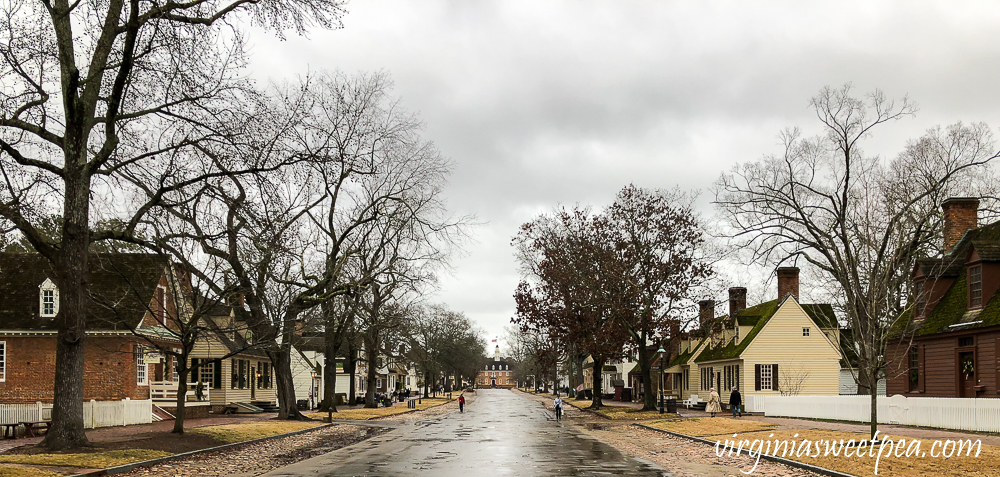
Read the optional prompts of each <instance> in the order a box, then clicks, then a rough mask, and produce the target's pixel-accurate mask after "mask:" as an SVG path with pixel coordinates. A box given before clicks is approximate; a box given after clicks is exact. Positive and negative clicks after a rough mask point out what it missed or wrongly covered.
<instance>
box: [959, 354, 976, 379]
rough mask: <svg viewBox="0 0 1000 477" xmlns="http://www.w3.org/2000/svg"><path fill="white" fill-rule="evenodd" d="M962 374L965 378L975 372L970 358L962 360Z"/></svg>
mask: <svg viewBox="0 0 1000 477" xmlns="http://www.w3.org/2000/svg"><path fill="white" fill-rule="evenodd" d="M962 374H964V375H965V377H966V378H968V377H971V376H972V375H973V374H976V367H975V365H974V364H973V363H972V360H971V359H968V358H966V359H965V360H963V361H962Z"/></svg>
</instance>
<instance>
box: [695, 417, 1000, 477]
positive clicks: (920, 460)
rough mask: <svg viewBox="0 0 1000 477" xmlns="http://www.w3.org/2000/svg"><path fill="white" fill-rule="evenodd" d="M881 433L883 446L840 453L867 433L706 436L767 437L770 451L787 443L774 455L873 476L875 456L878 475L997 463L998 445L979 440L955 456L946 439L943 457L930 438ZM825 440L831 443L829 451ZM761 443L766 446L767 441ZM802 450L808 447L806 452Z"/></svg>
mask: <svg viewBox="0 0 1000 477" xmlns="http://www.w3.org/2000/svg"><path fill="white" fill-rule="evenodd" d="M880 437H882V438H884V439H888V440H889V441H891V443H889V442H887V443H886V444H885V447H881V446H880V445H876V446H875V448H874V449H871V448H869V447H867V446H866V447H862V448H861V449H863V451H862V452H861V455H858V454H857V448H854V449H851V450H850V451H848V452H849V454H850V455H849V456H845V452H844V449H843V447H841V446H842V445H843V444H848V443H849V441H851V440H854V442H855V443H857V442H859V441H866V442H867V441H868V439H869V435H868V434H867V433H857V432H846V431H829V430H821V429H799V430H782V431H763V432H752V433H747V434H739V435H738V436H737V437H736V438H735V439H734V438H733V437H732V434H731V433H730V434H728V435H720V436H717V437H714V438H710V440H717V441H721V442H722V443H723V445H724V444H725V440H726V439H729V440H731V441H734V440H739V441H743V440H749V441H750V443H751V444H752V443H753V441H754V440H758V442H762V443H763V442H769V443H770V444H771V449H772V450H771V452H770V453H771V454H774V453H775V451H774V448H775V446H776V444H775V443H776V441H777V442H787V444H786V445H783V446H781V450H779V451H778V452H777V454H778V456H779V457H785V458H786V459H791V460H795V461H798V462H804V463H807V464H812V465H816V466H819V467H824V468H827V469H831V470H836V471H840V472H845V473H848V474H854V475H874V474H873V473H874V472H875V470H876V468H875V464H876V461H877V463H878V469H877V470H878V474H877V475H879V476H907V477H909V476H925V477H931V476H939V475H952V476H970V477H971V476H981V475H996V474H994V473H993V472H994V471H996V469H997V468H1000V448H998V447H995V446H988V445H983V446H982V451H981V453H980V454H979V456H978V457H976V456H975V454H976V449H977V448H978V447H976V446H973V447H972V455H967V449H968V446H965V448H964V449H963V450H962V452H961V456H959V454H958V452H957V451H956V447H952V445H950V444H949V445H948V450H950V451H951V452H953V455H952V457H950V458H945V457H943V456H939V457H933V456H932V447H933V446H934V439H913V438H909V437H900V436H891V435H890V436H880ZM969 437H973V436H969ZM900 439H903V444H902V445H901V446H899V455H900V457H896V451H897V449H896V448H895V447H896V446H897V445H899V444H898V443H899V442H900ZM971 441H972V442H973V443H975V442H976V439H974V438H973V439H971ZM793 442H794V444H793ZM940 442H941V444H939V445H938V447H937V451H938V452H940V451H941V450H942V446H944V443H945V442H946V441H944V440H941V441H940ZM817 443H818V444H819V450H817V448H816V445H817ZM827 444H830V446H829V448H830V451H829V453H828V445H827ZM758 445H759V444H758ZM764 445H765V451H766V450H767V444H764ZM792 446H794V450H791V449H790V448H791V447H792ZM744 448H746V446H744ZM786 448H789V449H790V450H789V451H788V452H787V453H786V452H785V449H786ZM806 449H809V450H808V451H807V450H806ZM834 450H838V451H837V455H834V454H833V451H834ZM907 452H909V453H910V456H909V457H907V456H906V454H907ZM880 453H881V454H882V456H881V457H879V454H880ZM810 456H816V457H810Z"/></svg>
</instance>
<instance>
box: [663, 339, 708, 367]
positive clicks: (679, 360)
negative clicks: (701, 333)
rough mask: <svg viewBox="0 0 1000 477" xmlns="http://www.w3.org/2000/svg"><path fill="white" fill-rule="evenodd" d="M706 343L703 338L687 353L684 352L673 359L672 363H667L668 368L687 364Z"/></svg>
mask: <svg viewBox="0 0 1000 477" xmlns="http://www.w3.org/2000/svg"><path fill="white" fill-rule="evenodd" d="M704 342H705V338H702V339H700V340H698V342H697V344H694V345H693V346H691V348H690V349H688V350H687V351H685V352H683V353H681V354H679V355H677V356H674V359H671V360H670V362H669V363H667V367H668V368H671V367H674V366H677V365H678V364H685V363H687V362H688V361H689V360H690V359H691V357H692V356H694V354H695V353H696V352H697V351H698V348H701V345H702V344H703V343H704Z"/></svg>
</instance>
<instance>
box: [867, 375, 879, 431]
mask: <svg viewBox="0 0 1000 477" xmlns="http://www.w3.org/2000/svg"><path fill="white" fill-rule="evenodd" d="M865 374H867V375H868V378H869V381H868V382H869V383H877V382H878V370H877V369H876V370H874V371H870V372H866V373H865ZM876 389H878V388H876V387H875V386H872V393H871V407H872V408H871V411H872V412H871V423H870V424H871V438H872V439H875V433H876V432H877V431H878V392H877V391H876Z"/></svg>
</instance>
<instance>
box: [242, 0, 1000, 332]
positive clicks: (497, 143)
mask: <svg viewBox="0 0 1000 477" xmlns="http://www.w3.org/2000/svg"><path fill="white" fill-rule="evenodd" d="M347 10H348V12H349V13H348V15H347V16H346V17H345V18H344V28H343V29H340V30H336V31H317V30H313V31H312V32H310V34H309V36H308V38H301V37H293V36H290V37H289V38H288V39H287V40H286V41H279V40H278V39H276V38H275V37H274V36H273V35H269V34H266V33H264V34H257V33H255V34H253V35H251V37H250V43H251V45H252V56H253V61H254V63H253V71H254V75H255V76H256V77H258V78H260V79H266V78H272V79H276V80H280V79H283V78H292V77H294V76H297V75H302V74H305V73H307V72H309V71H313V72H315V71H319V70H338V69H339V70H341V71H343V72H345V73H352V72H357V71H374V70H384V71H386V72H387V73H389V74H390V75H391V76H392V78H393V79H394V81H395V93H396V95H397V96H398V97H400V98H401V99H402V102H403V104H404V106H405V107H406V108H408V109H409V110H412V111H415V112H417V113H419V115H420V117H421V118H422V119H423V121H424V122H425V123H426V127H425V130H424V135H425V137H426V138H427V139H429V140H432V141H434V142H435V143H436V145H437V146H438V148H439V149H440V150H441V151H442V153H443V154H444V155H445V156H446V157H448V158H449V159H450V160H451V161H453V163H454V173H453V175H452V177H451V183H450V185H449V187H448V201H449V204H450V207H451V209H452V210H453V211H454V212H455V213H456V214H474V215H475V216H476V217H477V218H478V220H479V221H480V222H483V223H484V225H481V226H479V227H476V228H475V229H474V230H473V236H474V238H475V242H473V243H469V244H467V245H466V247H465V255H464V256H463V257H459V258H456V259H455V260H454V262H453V272H452V273H451V274H449V275H446V276H443V277H442V279H441V289H440V291H439V292H437V294H436V297H432V298H431V300H433V301H438V302H443V303H445V304H447V305H448V306H449V307H450V308H452V309H454V310H457V311H462V312H465V313H466V314H467V315H468V316H469V317H471V318H472V319H473V320H474V321H475V322H477V323H478V324H479V325H480V326H481V327H482V328H483V329H484V330H485V331H486V332H487V333H488V335H489V338H488V339H489V340H492V339H493V338H494V337H496V336H501V337H502V332H503V328H504V326H506V325H507V324H508V323H509V322H510V318H511V316H513V314H514V301H513V299H512V294H513V291H514V287H515V286H516V284H517V281H518V274H517V267H516V264H515V262H514V259H513V256H512V253H511V252H512V249H511V247H510V240H511V238H512V237H513V235H514V234H516V232H517V228H518V226H519V225H520V224H522V223H524V222H526V221H528V220H531V219H532V218H533V217H534V216H536V215H537V214H539V213H541V212H546V211H549V210H551V209H552V208H553V207H554V206H556V205H559V204H564V205H573V204H576V203H580V204H589V205H594V206H597V207H601V206H604V205H607V204H608V203H609V202H611V200H612V199H613V197H614V194H615V193H616V192H617V191H618V190H619V189H620V188H621V187H622V186H624V185H626V184H628V183H630V182H631V183H635V184H636V185H639V186H642V187H651V188H671V187H674V186H677V185H679V186H680V187H682V188H684V189H692V190H702V191H704V192H703V193H702V197H701V198H702V200H701V206H702V212H703V213H704V214H705V215H706V216H710V215H711V213H712V208H711V205H710V201H711V196H710V194H709V193H708V191H707V188H708V187H709V186H710V185H711V184H712V182H713V181H714V180H715V179H716V178H718V176H719V174H720V173H722V172H724V171H728V170H729V169H731V168H732V167H733V165H734V164H736V163H737V162H747V161H754V160H757V159H759V158H760V157H761V156H762V155H764V154H768V153H775V152H778V150H779V149H778V144H777V140H776V136H777V134H778V133H779V132H780V131H781V130H782V129H783V128H786V127H792V126H799V127H801V128H802V129H803V130H804V132H805V133H807V134H809V135H812V134H817V133H818V132H819V128H818V123H817V121H816V119H815V116H814V115H813V114H812V112H811V110H810V109H809V108H808V101H809V98H810V97H812V96H814V95H815V94H816V93H817V92H818V91H819V90H820V88H822V87H823V86H825V85H830V86H841V85H843V84H844V83H846V82H852V83H853V84H854V86H855V91H856V92H858V93H859V94H861V93H864V92H867V91H871V90H872V89H873V88H880V89H882V90H883V91H884V92H885V93H886V94H887V95H889V96H891V97H900V96H903V95H908V96H909V97H910V99H911V100H913V101H915V102H916V103H917V104H918V105H919V106H920V111H919V113H918V114H917V116H916V118H912V119H905V120H902V121H899V122H896V123H892V124H890V125H887V126H885V127H883V128H882V130H880V131H878V133H877V136H876V137H874V138H873V139H872V140H871V141H870V143H869V144H868V145H867V147H866V150H867V151H868V152H877V153H879V154H881V155H883V157H892V156H895V154H896V153H897V152H898V151H900V150H901V149H902V147H903V145H904V144H905V142H906V140H907V139H911V138H916V137H918V136H920V135H921V134H922V133H923V132H924V131H925V130H926V129H927V128H929V127H932V126H934V125H947V124H952V123H954V122H957V121H964V122H979V121H985V122H987V123H989V124H990V125H991V126H992V127H993V128H996V127H998V126H1000V88H998V83H1000V74H998V73H1000V41H998V36H997V33H996V31H997V30H996V28H997V25H1000V4H997V3H995V2H986V1H983V2H969V1H965V2H960V3H953V2H917V1H912V0H907V1H900V2H871V1H859V2H848V1H843V0H838V1H835V2H834V1H828V2H822V3H821V2H802V1H787V2H748V1H734V2H708V1H685V2H680V1H677V2H671V1H655V2H654V1H633V2H627V1H613V2H612V1H605V2H586V1H580V0H573V1H566V2H555V1H540V0H533V1H523V2H518V1H509V0H504V1H495V2H489V1H473V0H455V1H430V0H421V1H413V0H397V1H388V0H387V1H374V0H355V1H353V2H351V3H349V4H348V5H347ZM747 286H748V287H753V286H762V285H755V284H747ZM807 287H808V285H807V284H806V283H803V294H808V291H807ZM754 295H755V294H754V293H753V291H751V296H754ZM771 295H774V296H776V295H777V292H776V291H771ZM767 296H768V297H770V298H773V297H771V296H770V295H767ZM719 298H720V299H722V298H724V297H719Z"/></svg>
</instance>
